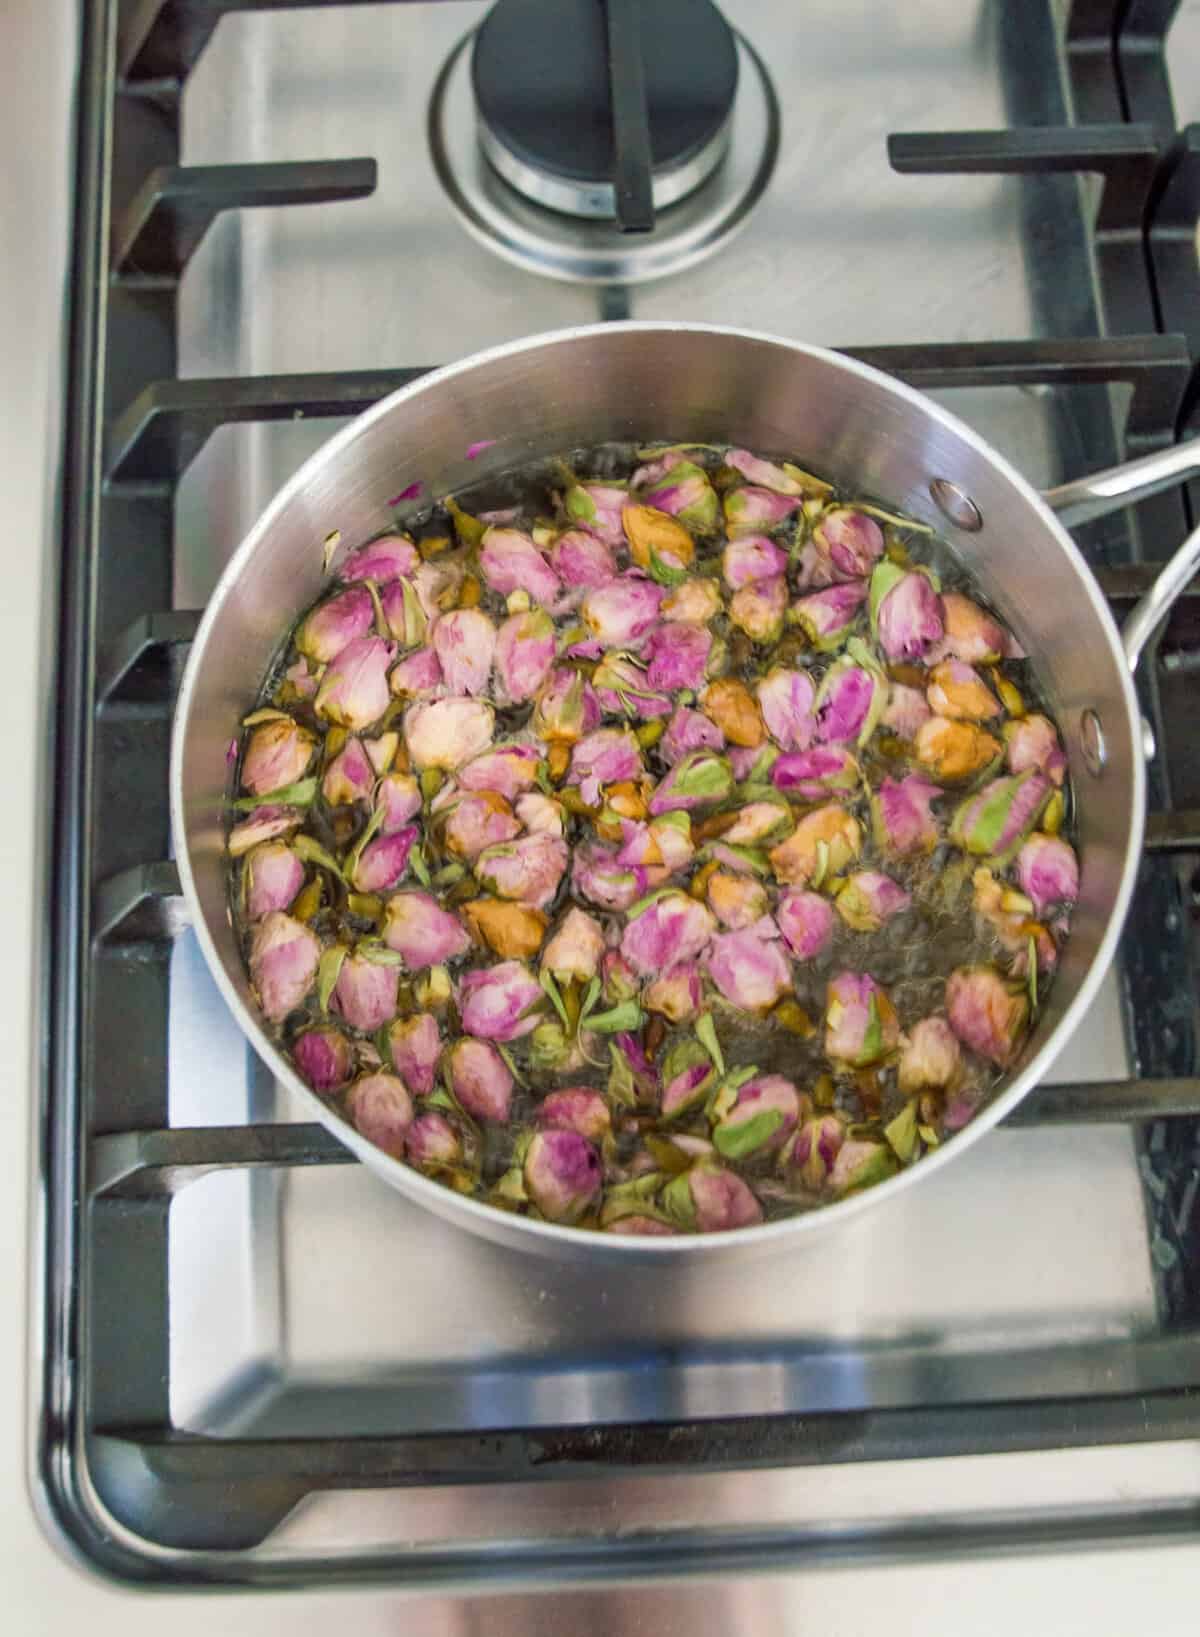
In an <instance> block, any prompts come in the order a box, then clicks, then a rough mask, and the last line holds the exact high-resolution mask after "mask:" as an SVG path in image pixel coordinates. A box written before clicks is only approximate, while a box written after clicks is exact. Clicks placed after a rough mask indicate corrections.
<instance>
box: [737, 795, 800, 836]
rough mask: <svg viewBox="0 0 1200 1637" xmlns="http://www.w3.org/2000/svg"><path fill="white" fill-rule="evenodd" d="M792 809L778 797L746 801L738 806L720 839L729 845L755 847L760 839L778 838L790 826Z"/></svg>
mask: <svg viewBox="0 0 1200 1637" xmlns="http://www.w3.org/2000/svg"><path fill="white" fill-rule="evenodd" d="M792 824H793V819H792V810H791V808H790V807H789V806H788V804H787V802H785V801H780V800H779V798H778V797H776V798H774V799H773V800H772V799H770V798H768V799H766V800H764V801H751V802H747V803H746V805H745V806H744V807H739V808H738V811H737V816H736V818H735V819H734V821H733V823H732V824H731V825H730V826H729V828H728V829H727V830H725V831H724V832H723V833H722V836H721V840H722V841H724V842H725V844H726V845H727V846H730V847H755V846H757V845H758V843H759V842H760V841H769V840H772V839H776V840H777V839H778V838H779V836H780V835H782V833H783V832H784V831H785V830H790V829H791V828H792Z"/></svg>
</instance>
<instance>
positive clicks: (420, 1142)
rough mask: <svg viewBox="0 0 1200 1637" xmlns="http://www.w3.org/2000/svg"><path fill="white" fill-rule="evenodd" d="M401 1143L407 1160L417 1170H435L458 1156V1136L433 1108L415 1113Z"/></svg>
mask: <svg viewBox="0 0 1200 1637" xmlns="http://www.w3.org/2000/svg"><path fill="white" fill-rule="evenodd" d="M405 1146H406V1148H407V1151H408V1163H409V1164H410V1165H415V1166H416V1167H417V1169H418V1170H419V1171H424V1170H430V1171H438V1170H441V1169H443V1168H444V1167H445V1166H449V1165H457V1164H459V1163H460V1161H461V1160H462V1138H461V1137H460V1136H459V1134H458V1132H457V1131H456V1130H455V1129H454V1127H453V1126H452V1125H451V1124H450V1121H449V1120H448V1119H447V1118H446V1116H445V1115H444V1114H439V1113H438V1112H437V1110H436V1109H430V1111H429V1113H428V1114H418V1115H417V1117H416V1119H415V1120H414V1121H413V1123H412V1124H411V1125H410V1126H409V1128H408V1132H407V1135H406V1140H405Z"/></svg>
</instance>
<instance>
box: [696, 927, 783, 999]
mask: <svg viewBox="0 0 1200 1637" xmlns="http://www.w3.org/2000/svg"><path fill="white" fill-rule="evenodd" d="M773 930H774V929H773V928H772V931H773ZM704 967H705V971H706V972H707V973H708V975H709V977H710V978H711V979H712V981H713V983H715V984H716V986H717V988H718V989H719V990H720V991H721V993H722V995H724V997H725V999H726V1000H727V1001H728V1002H729V1003H730V1005H731V1006H737V1007H739V1008H740V1009H741V1010H742V1011H743V1012H766V1011H768V1010H769V1009H770V1008H771V1007H772V1006H774V1004H775V1002H776V1001H777V1000H778V999H779V998H780V996H781V995H786V994H788V993H790V991H791V988H792V969H791V966H790V965H789V964H788V958H787V956H786V955H785V954H784V951H783V947H782V945H781V944H780V942H779V940H778V939H776V938H767V937H765V936H763V935H762V933H761V931H760V928H759V927H758V926H754V927H750V928H748V929H747V930H746V931H744V932H719V933H718V934H717V935H716V937H715V938H714V939H713V941H712V943H711V944H710V945H709V950H708V954H707V956H706V957H705V962H704Z"/></svg>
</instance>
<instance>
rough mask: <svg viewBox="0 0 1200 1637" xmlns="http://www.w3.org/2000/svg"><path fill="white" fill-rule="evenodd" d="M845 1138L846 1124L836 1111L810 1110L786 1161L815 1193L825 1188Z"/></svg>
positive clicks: (790, 1169) (788, 1152) (798, 1177)
mask: <svg viewBox="0 0 1200 1637" xmlns="http://www.w3.org/2000/svg"><path fill="white" fill-rule="evenodd" d="M845 1140H846V1127H845V1126H844V1125H843V1124H842V1121H841V1118H840V1116H838V1115H837V1114H833V1113H828V1114H815V1113H812V1112H809V1113H808V1114H807V1117H806V1118H804V1119H802V1120H801V1122H800V1127H799V1130H798V1131H797V1132H796V1135H795V1138H794V1139H793V1141H792V1144H791V1146H790V1148H789V1149H788V1150H787V1154H786V1155H785V1159H784V1164H785V1165H786V1167H787V1169H788V1170H789V1171H791V1172H792V1173H793V1174H794V1175H795V1176H796V1177H797V1180H799V1181H800V1182H802V1183H803V1184H804V1186H805V1187H806V1188H811V1189H812V1190H813V1192H814V1193H816V1192H818V1191H819V1190H820V1189H822V1188H824V1186H825V1184H826V1182H827V1181H828V1180H829V1175H830V1173H831V1172H832V1170H833V1167H834V1165H835V1163H836V1161H837V1157H838V1154H839V1153H840V1152H841V1148H842V1144H843V1143H844V1142H845Z"/></svg>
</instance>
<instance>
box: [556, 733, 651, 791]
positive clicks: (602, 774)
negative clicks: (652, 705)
mask: <svg viewBox="0 0 1200 1637" xmlns="http://www.w3.org/2000/svg"><path fill="white" fill-rule="evenodd" d="M641 772H642V752H641V747H640V746H639V744H638V742H637V740H636V739H635V738H634V736H633V734H632V733H631V732H630V731H629V730H628V728H597V729H596V731H595V732H594V733H589V734H588V735H587V736H586V738H583V739H581V740H580V741H579V743H578V744H577V745H576V746H575V748H574V749H573V750H572V752H571V770H570V773H569V775H568V778H569V781H570V783H571V784H577V785H579V786H580V794H581V795H582V796H583V799H584V801H586V802H587V803H588V804H589V805H590V806H595V805H597V803H598V800H599V796H600V787H601V785H606V784H614V783H618V782H620V781H621V780H625V779H636V778H637V777H638V776H639V775H640V774H641Z"/></svg>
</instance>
